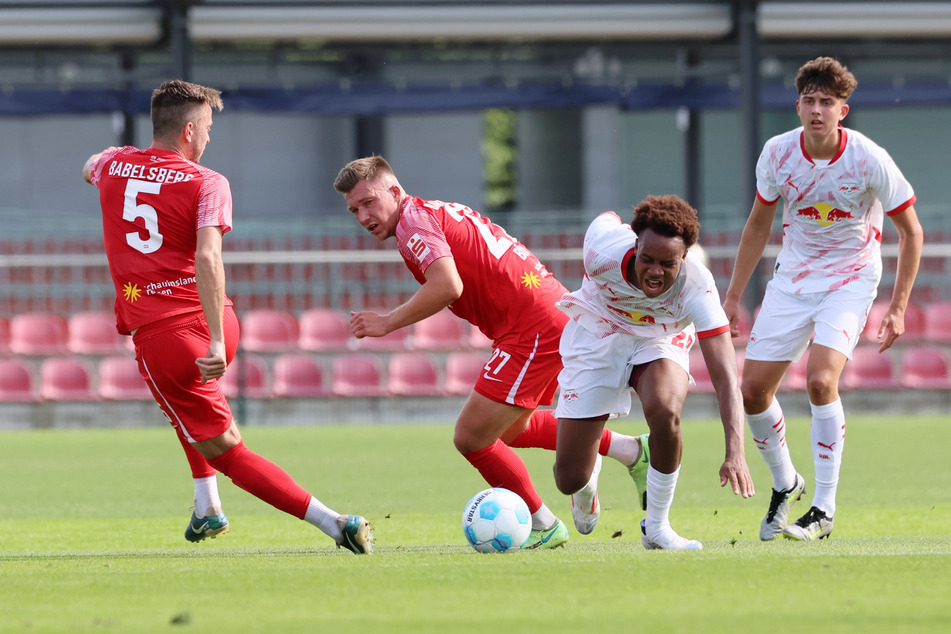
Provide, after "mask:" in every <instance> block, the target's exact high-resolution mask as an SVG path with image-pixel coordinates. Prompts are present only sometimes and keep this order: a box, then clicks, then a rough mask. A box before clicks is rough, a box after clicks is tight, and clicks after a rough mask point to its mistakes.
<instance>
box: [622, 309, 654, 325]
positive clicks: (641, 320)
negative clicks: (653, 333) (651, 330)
mask: <svg viewBox="0 0 951 634" xmlns="http://www.w3.org/2000/svg"><path fill="white" fill-rule="evenodd" d="M628 315H630V317H631V321H633V322H634V323H635V324H656V323H657V321H656V320H655V319H654V318H653V317H651V316H650V315H645V314H644V313H638V312H635V311H631V312H630V313H628Z"/></svg>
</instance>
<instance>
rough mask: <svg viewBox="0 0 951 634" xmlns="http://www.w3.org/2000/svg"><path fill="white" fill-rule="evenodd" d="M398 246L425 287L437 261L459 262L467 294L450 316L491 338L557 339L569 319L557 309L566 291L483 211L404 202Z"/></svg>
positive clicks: (410, 198) (412, 198) (416, 200)
mask: <svg viewBox="0 0 951 634" xmlns="http://www.w3.org/2000/svg"><path fill="white" fill-rule="evenodd" d="M396 241H397V245H398V247H399V251H400V255H402V256H403V260H404V261H405V262H406V266H407V267H408V268H409V270H410V272H412V274H413V276H414V277H415V278H416V280H417V281H418V282H419V283H420V284H423V283H424V282H425V281H426V277H425V272H426V269H427V268H428V267H429V265H430V264H432V263H433V262H434V261H435V260H436V259H438V258H441V257H452V258H453V259H454V260H455V264H456V269H457V270H458V272H459V276H460V277H461V278H462V283H463V291H462V295H461V296H460V297H459V298H458V299H457V300H456V301H454V302H453V303H452V305H451V306H449V309H450V310H451V311H452V312H453V313H455V314H456V315H457V316H459V317H461V318H463V319H465V320H466V321H468V322H469V323H472V324H474V325H475V326H476V327H478V328H479V330H481V331H482V332H483V333H484V334H485V335H486V336H487V337H488V338H489V339H492V340H493V341H495V340H498V339H501V338H502V337H504V336H506V335H510V334H512V333H528V334H529V335H530V336H531V337H534V336H535V335H536V334H538V333H546V332H548V331H553V332H552V333H551V334H552V335H553V336H554V338H555V340H557V338H558V337H559V336H560V334H561V324H562V323H563V320H564V318H563V317H561V318H560V319H559V317H560V314H559V313H558V310H557V309H556V308H555V302H556V301H558V300H559V299H560V298H561V296H562V295H563V294H564V293H565V291H566V289H565V287H564V286H563V285H562V284H561V282H559V281H558V280H556V279H555V277H554V276H553V275H552V274H551V273H549V272H548V269H546V268H545V266H544V265H543V264H542V263H541V262H539V260H538V258H537V257H535V255H534V254H532V252H531V251H529V250H528V249H527V248H526V247H525V246H524V245H523V244H521V243H520V242H519V241H518V240H516V239H515V238H513V237H512V236H510V235H509V234H508V233H506V232H505V230H504V229H502V227H500V226H498V225H496V224H493V223H492V222H491V221H489V219H488V218H485V217H483V216H481V215H479V213H478V212H476V211H473V210H472V209H470V208H469V207H466V206H465V205H460V204H458V203H446V202H443V201H440V200H423V199H421V198H417V197H415V196H407V197H406V198H405V199H404V200H403V204H402V207H401V209H400V219H399V223H398V224H397V227H396ZM553 316H554V318H553ZM555 331H557V332H555Z"/></svg>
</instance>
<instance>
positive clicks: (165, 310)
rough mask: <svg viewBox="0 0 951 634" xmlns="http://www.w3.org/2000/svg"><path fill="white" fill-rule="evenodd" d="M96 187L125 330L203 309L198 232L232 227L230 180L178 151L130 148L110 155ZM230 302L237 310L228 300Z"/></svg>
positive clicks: (96, 169)
mask: <svg viewBox="0 0 951 634" xmlns="http://www.w3.org/2000/svg"><path fill="white" fill-rule="evenodd" d="M92 184H93V185H95V186H96V187H98V188H99V203H100V206H101V208H102V230H103V238H104V240H105V247H106V256H107V257H108V259H109V270H110V272H111V273H112V280H113V283H114V284H115V287H116V304H115V310H116V328H117V329H118V330H119V332H121V333H123V334H128V333H130V332H131V331H132V330H134V329H136V328H139V327H141V326H144V325H145V324H148V323H151V322H154V321H157V320H159V319H163V318H166V317H171V316H173V315H180V314H183V313H188V312H194V311H200V310H201V302H200V301H199V299H198V287H197V286H196V284H195V248H196V244H197V232H198V229H200V228H201V227H221V229H222V232H225V233H226V232H228V231H230V230H231V186H230V185H229V184H228V179H226V178H225V177H224V176H222V175H221V174H219V173H218V172H215V171H214V170H211V169H208V168H207V167H202V166H201V165H198V164H197V163H193V162H192V161H189V160H186V159H185V158H184V157H182V156H181V155H180V154H178V153H176V152H171V151H167V150H157V149H154V148H149V149H145V150H139V149H138V148H134V147H131V146H126V147H122V148H117V149H115V150H110V151H107V152H103V154H102V156H100V158H99V160H98V161H97V162H96V163H95V164H94V165H93V166H92ZM225 304H226V305H229V306H230V305H231V301H230V300H229V299H228V298H227V297H226V298H225Z"/></svg>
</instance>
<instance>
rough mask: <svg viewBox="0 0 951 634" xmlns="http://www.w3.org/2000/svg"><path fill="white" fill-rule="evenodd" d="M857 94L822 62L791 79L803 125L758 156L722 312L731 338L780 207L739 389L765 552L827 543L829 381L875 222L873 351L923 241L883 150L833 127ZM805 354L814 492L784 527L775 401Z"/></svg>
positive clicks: (851, 82)
mask: <svg viewBox="0 0 951 634" xmlns="http://www.w3.org/2000/svg"><path fill="white" fill-rule="evenodd" d="M856 85H857V82H856V81H855V77H854V76H853V75H852V73H851V72H849V70H848V69H847V68H846V67H845V66H843V65H842V64H840V63H839V62H838V61H837V60H835V59H832V58H831V57H818V58H816V59H814V60H812V61H810V62H807V63H806V64H804V65H803V66H802V67H801V68H800V69H799V73H798V75H797V76H796V90H797V91H798V93H799V99H798V101H796V112H797V113H798V114H799V120H800V121H801V122H802V126H800V127H798V128H796V129H794V130H790V131H788V132H786V133H784V134H780V135H779V136H776V137H773V138H772V139H770V140H769V141H767V142H766V145H765V146H764V147H763V152H762V154H761V155H760V158H759V162H758V163H757V165H756V198H755V200H754V201H753V208H752V210H751V211H750V217H749V219H748V220H747V222H746V227H745V228H744V229H743V236H742V238H741V239H740V245H739V249H738V252H737V256H736V262H735V264H734V269H733V277H732V279H731V280H730V286H729V288H728V289H727V292H726V298H725V301H724V303H723V306H724V309H725V310H726V314H727V316H728V317H729V318H730V323H731V324H732V325H733V326H734V329H735V326H736V324H737V320H738V318H739V314H740V300H741V298H742V296H743V291H744V289H745V288H746V285H747V283H748V282H749V280H750V277H751V276H752V274H753V270H754V269H755V268H756V266H757V263H758V262H759V260H760V257H761V256H762V254H763V249H764V247H765V246H766V243H767V241H768V240H769V236H770V233H771V230H772V225H773V218H774V217H775V215H776V205H777V203H778V202H779V199H780V198H782V199H783V246H782V250H781V251H780V253H779V257H778V258H777V261H776V267H775V271H774V274H773V279H772V280H770V282H769V284H768V285H767V287H766V294H765V297H764V298H763V302H762V307H761V308H760V312H759V315H758V316H757V318H756V321H755V322H754V324H753V329H752V332H751V334H750V341H749V344H748V345H747V347H746V361H745V364H744V367H743V381H742V392H743V406H744V408H745V410H746V419H747V422H748V423H749V426H750V431H751V432H752V434H753V440H754V441H755V442H756V446H757V448H758V449H759V451H760V455H762V456H763V459H764V460H765V461H766V464H767V465H768V466H769V470H770V472H771V474H772V478H773V492H772V498H771V500H770V503H769V509H768V510H767V512H766V517H764V518H763V521H762V523H761V525H760V539H762V540H764V541H765V540H771V539H774V538H775V537H776V536H777V535H779V534H781V533H782V534H783V535H784V536H785V537H789V538H792V539H798V540H806V541H811V540H814V539H821V538H823V537H828V536H829V534H830V533H832V527H833V517H834V515H835V509H836V503H835V497H836V488H837V486H838V482H839V470H840V467H841V464H842V449H843V445H844V443H845V412H844V411H843V408H842V401H841V399H840V398H839V377H840V376H841V374H842V370H843V369H844V368H845V364H846V362H847V361H848V360H849V359H850V358H851V357H852V351H853V350H854V349H855V346H856V344H857V343H858V341H859V334H860V333H861V332H862V329H863V328H864V326H865V320H866V318H867V316H868V311H869V308H870V307H871V305H872V302H873V300H874V299H875V296H876V294H877V292H878V283H879V281H880V280H881V277H882V257H881V242H882V224H883V217H884V216H888V217H889V219H891V221H892V222H893V223H894V225H895V229H896V230H897V232H898V269H897V272H896V274H895V285H894V288H893V290H892V297H891V303H890V305H889V308H888V311H887V312H886V313H885V316H884V317H883V318H882V322H881V324H874V326H875V327H876V328H877V329H878V343H879V352H884V351H885V350H887V349H888V348H889V347H891V345H892V344H893V343H894V342H895V340H896V339H897V338H898V337H899V336H900V335H901V334H902V333H903V332H904V331H905V309H906V307H907V306H908V300H909V297H910V295H911V289H912V285H913V284H914V281H915V276H916V275H917V273H918V262H919V259H920V256H921V246H922V241H923V239H922V230H921V225H920V224H919V223H918V216H917V214H916V213H915V207H914V203H915V194H914V191H913V190H912V188H911V185H910V184H909V183H908V181H907V180H906V179H905V177H904V176H903V175H902V173H901V172H900V171H899V169H898V167H897V166H896V165H895V163H894V161H892V159H891V157H890V156H889V155H888V153H887V152H886V151H885V150H883V149H882V148H881V147H879V146H878V145H876V144H875V143H873V142H872V141H871V140H869V139H868V137H866V136H864V135H862V134H860V133H858V132H856V131H854V130H849V129H847V128H844V127H842V126H841V125H840V124H841V122H842V120H843V119H844V118H845V116H846V115H847V114H848V113H849V105H848V103H846V102H847V101H848V99H849V97H850V96H851V94H852V91H853V90H855V87H856ZM813 333H814V334H815V339H814V340H813V342H812V346H811V347H810V346H809V340H810V337H812V336H813ZM807 348H810V352H809V359H808V364H807V369H806V376H807V378H806V382H807V390H808V393H809V402H810V406H811V408H812V430H811V440H812V456H813V463H814V465H815V491H814V494H813V498H812V505H811V507H810V508H809V510H808V511H807V512H806V513H805V514H804V515H803V516H802V517H800V518H799V519H798V520H796V521H795V522H793V523H791V524H789V523H788V521H789V511H790V508H791V507H792V505H793V504H794V503H795V502H796V501H797V500H799V498H800V497H802V495H803V494H804V493H805V492H806V483H805V479H804V478H803V477H802V475H800V474H799V473H798V472H797V470H796V468H795V466H793V463H792V460H791V458H790V456H789V448H788V447H787V445H786V425H785V420H784V417H783V410H782V408H781V407H780V405H779V402H778V401H777V400H776V398H775V397H776V391H777V389H778V388H779V384H780V381H781V380H782V378H783V375H785V373H786V370H787V368H788V367H789V364H790V363H791V362H793V361H796V360H798V359H799V358H800V357H801V356H802V355H803V353H804V352H805V351H806V349H807Z"/></svg>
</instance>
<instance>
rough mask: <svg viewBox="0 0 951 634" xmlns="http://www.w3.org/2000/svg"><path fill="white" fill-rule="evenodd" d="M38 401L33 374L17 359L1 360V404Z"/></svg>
mask: <svg viewBox="0 0 951 634" xmlns="http://www.w3.org/2000/svg"><path fill="white" fill-rule="evenodd" d="M35 400H36V392H35V390H34V387H33V373H32V372H31V371H30V368H29V367H28V366H27V365H25V364H23V363H21V362H20V361H17V360H16V359H0V402H4V403H6V402H31V401H35Z"/></svg>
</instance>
